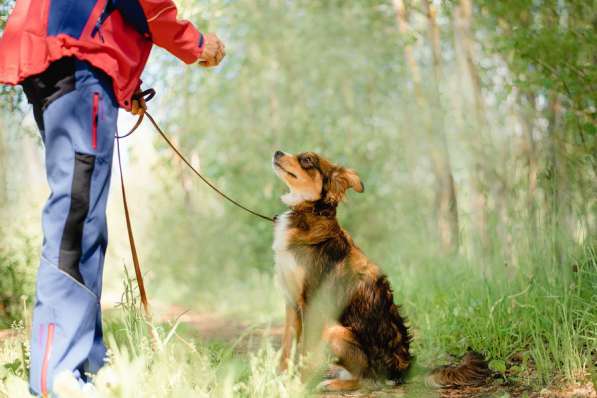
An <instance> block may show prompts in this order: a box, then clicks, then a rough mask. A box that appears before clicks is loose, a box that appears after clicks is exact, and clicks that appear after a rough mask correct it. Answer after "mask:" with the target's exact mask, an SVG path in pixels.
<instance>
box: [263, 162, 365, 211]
mask: <svg viewBox="0 0 597 398" xmlns="http://www.w3.org/2000/svg"><path fill="white" fill-rule="evenodd" d="M272 162H273V165H274V170H275V172H276V174H277V175H278V177H280V178H281V179H282V180H283V181H284V182H285V183H286V185H287V186H288V188H289V189H290V192H289V193H287V194H285V195H284V196H282V201H283V202H284V203H286V204H287V205H289V206H296V205H298V204H300V203H303V202H318V201H323V202H324V203H326V204H328V205H331V206H335V205H337V204H338V203H340V202H341V201H342V199H344V196H345V195H346V191H347V190H348V189H349V188H353V189H354V190H355V191H357V192H363V190H364V186H363V183H362V182H361V179H360V177H359V176H358V175H357V173H356V172H355V171H354V170H352V169H347V168H344V167H342V166H338V165H335V164H333V163H331V162H330V161H328V160H326V159H325V158H323V157H321V156H320V155H318V154H316V153H314V152H303V153H300V154H298V155H291V154H287V153H284V152H281V151H276V153H274V157H273V160H272Z"/></svg>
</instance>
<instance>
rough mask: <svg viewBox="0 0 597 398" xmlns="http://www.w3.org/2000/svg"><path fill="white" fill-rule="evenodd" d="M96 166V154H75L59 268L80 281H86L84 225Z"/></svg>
mask: <svg viewBox="0 0 597 398" xmlns="http://www.w3.org/2000/svg"><path fill="white" fill-rule="evenodd" d="M94 166H95V156H92V155H86V154H82V153H76V154H75V169H74V172H73V184H72V188H71V202H70V209H69V211H68V217H67V218H66V224H65V225H64V232H63V234H62V242H60V254H59V257H58V268H60V269H61V270H63V271H64V272H66V273H67V274H69V275H70V276H72V277H73V278H75V279H76V280H77V281H79V282H80V283H84V282H83V277H82V276H81V271H80V270H79V262H80V260H81V251H82V250H81V244H82V240H83V225H84V224H85V218H86V217H87V213H88V212H89V197H90V191H91V176H92V174H93V168H94Z"/></svg>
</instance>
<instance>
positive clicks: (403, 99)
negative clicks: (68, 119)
mask: <svg viewBox="0 0 597 398" xmlns="http://www.w3.org/2000/svg"><path fill="white" fill-rule="evenodd" d="M396 3H398V2H396ZM404 3H405V4H406V7H407V11H408V13H407V22H408V23H409V28H410V31H409V32H408V33H406V34H405V33H401V32H400V29H399V28H398V26H397V23H396V15H395V10H394V8H393V4H392V2H391V1H387V2H386V1H378V0H367V1H358V2H346V1H336V0H334V1H313V0H304V1H303V0H300V1H293V2H280V1H275V0H238V1H228V0H213V1H210V2H209V4H206V3H205V2H198V1H193V0H188V1H186V2H181V4H183V5H184V7H181V8H183V9H184V10H185V13H186V16H188V17H190V18H191V19H193V20H194V21H195V22H197V23H198V25H199V26H200V27H201V28H202V29H203V30H204V31H215V32H218V33H219V34H221V36H222V37H223V39H224V41H225V42H226V45H227V52H228V56H227V58H226V60H225V61H224V63H223V64H222V65H221V67H219V68H216V69H213V70H198V69H197V68H195V67H188V68H185V69H183V67H181V66H180V65H179V63H178V62H177V61H175V60H173V59H172V57H171V56H170V55H169V54H165V53H164V52H163V51H159V50H158V51H154V53H153V56H152V60H151V61H150V63H149V64H148V68H147V73H146V75H145V76H144V81H145V84H146V85H149V86H155V87H156V88H157V90H158V98H157V99H156V100H155V101H153V102H151V103H150V104H149V107H150V110H151V111H152V114H154V116H156V117H157V119H158V120H159V122H160V124H161V125H163V126H164V127H165V130H166V131H167V132H168V133H169V135H171V136H173V137H174V138H175V140H176V142H177V143H178V145H179V146H180V147H181V148H182V151H183V152H184V153H185V154H188V155H189V157H190V158H191V159H192V161H193V162H194V163H195V164H196V165H197V166H198V167H199V168H200V169H201V171H202V172H204V173H205V175H207V176H209V177H210V178H211V179H212V180H213V181H214V182H215V183H216V185H218V186H219V187H220V188H222V189H223V190H224V191H226V192H227V193H230V194H231V196H232V197H234V198H235V199H238V200H239V201H241V202H242V203H245V204H247V205H249V206H250V207H252V208H255V209H257V210H259V211H263V212H265V213H268V214H275V213H280V212H282V211H284V210H285V208H284V206H283V205H282V204H281V202H280V201H279V199H278V197H279V196H280V195H281V194H282V193H283V192H284V191H285V188H284V187H283V185H282V183H280V182H279V181H278V180H277V179H276V177H275V176H274V174H273V173H272V170H271V156H272V154H273V152H274V151H275V150H278V149H281V150H285V151H288V152H299V151H304V150H314V151H317V152H320V153H322V154H323V155H325V156H326V157H329V158H330V159H331V160H333V161H335V162H338V163H340V164H343V165H345V166H348V167H352V168H355V169H356V170H357V171H358V172H359V173H360V175H361V177H362V179H363V181H364V182H365V186H366V192H365V193H364V194H356V193H350V195H349V200H348V202H347V203H344V204H342V205H341V207H340V208H339V217H340V219H341V224H342V225H343V226H344V227H345V228H346V229H347V230H349V231H350V232H351V234H352V235H353V237H354V238H355V241H356V242H357V243H358V244H359V246H360V247H362V248H363V250H364V251H365V252H366V253H367V255H368V256H369V257H370V258H371V259H372V260H374V261H375V262H376V263H378V264H379V265H380V266H381V267H382V268H383V269H384V271H385V272H386V273H387V274H388V276H389V277H390V279H391V280H392V282H393V286H394V287H395V291H396V301H397V302H398V303H402V304H403V307H404V311H405V313H406V314H407V316H408V318H409V319H410V324H411V327H412V329H413V330H414V333H415V340H414V350H415V354H416V355H417V358H418V366H420V367H421V368H429V367H431V366H434V365H436V364H439V363H443V362H446V358H445V354H446V353H449V354H453V355H460V354H462V353H463V352H464V351H465V350H467V349H469V348H472V349H475V350H478V351H480V352H482V353H483V354H484V355H486V357H487V358H488V359H489V360H490V361H491V366H492V368H493V369H494V370H495V371H496V372H498V373H499V375H500V377H501V378H503V379H505V381H506V382H510V381H512V382H519V383H523V384H529V385H532V386H533V388H534V389H540V388H542V387H544V386H546V385H548V384H549V383H550V381H551V380H553V379H554V378H558V379H562V378H564V379H566V380H569V381H573V380H578V379H582V378H583V377H585V376H584V375H585V373H587V372H589V371H590V369H591V363H592V362H591V361H594V353H595V352H596V351H597V347H596V342H597V336H596V335H595V328H594V325H595V324H596V323H597V313H596V312H595V306H594V305H593V303H594V302H595V301H596V300H597V296H596V294H597V293H596V292H597V263H596V255H595V243H596V242H595V236H596V233H597V225H596V224H597V213H596V212H595V210H596V200H595V195H594V181H595V180H596V178H597V176H596V174H595V173H596V168H595V161H596V159H595V154H596V153H597V148H596V135H595V130H596V129H595V94H594V93H595V92H596V90H595V78H596V76H595V73H596V72H595V68H594V66H593V64H594V56H595V54H596V53H597V51H596V49H595V43H596V42H595V40H594V38H595V36H596V34H595V33H596V32H595V23H594V15H593V14H594V12H592V9H594V5H592V2H586V1H581V0H558V1H555V0H533V1H531V0H524V1H514V0H506V1H489V0H487V1H486V0H478V1H476V2H474V3H473V8H472V15H471V17H470V18H471V20H470V21H469V22H470V23H471V30H470V32H468V33H467V32H466V31H463V30H462V28H461V27H459V25H458V23H457V21H456V19H455V18H456V16H458V15H460V14H459V13H460V12H461V11H462V10H461V8H462V7H463V6H464V5H465V3H466V1H464V0H451V1H445V2H442V3H441V4H442V7H440V8H439V10H438V12H439V13H438V15H437V18H436V22H437V23H438V26H439V36H440V61H441V62H440V63H441V72H442V73H441V74H439V75H438V76H439V77H438V78H436V77H435V74H434V66H437V64H434V58H433V52H432V47H431V42H430V39H429V31H430V29H429V15H428V14H427V13H426V11H425V10H426V9H425V5H426V4H427V3H425V2H421V1H414V0H413V1H405V2H404ZM7 4H10V2H8V3H7V2H0V10H1V11H2V12H4V11H5V10H8V9H9V6H8V5H7ZM431 4H438V2H431ZM2 21H3V20H2V19H1V18H0V24H1V23H2ZM0 28H1V26H0ZM466 40H470V44H471V45H470V47H469V49H470V53H468V54H466V56H463V53H464V52H463V51H462V48H464V47H465V41H466ZM405 48H409V49H412V51H413V59H414V62H415V63H416V66H417V67H418V70H419V73H420V75H421V87H420V91H421V92H420V93H418V92H417V90H416V87H415V84H414V83H413V77H412V72H411V70H410V69H411V68H410V67H409V65H408V63H407V62H406V60H405V52H404V50H405ZM463 64H464V65H465V67H463V66H462V65H463ZM476 79H478V82H477V80H476ZM476 83H478V84H476ZM419 96H422V97H423V101H422V102H423V103H425V104H433V105H428V106H432V107H433V109H431V110H429V109H421V106H420V103H419ZM435 96H437V97H438V98H435ZM12 98H14V97H11V99H7V98H6V97H5V96H0V108H4V109H5V110H6V109H13V108H16V110H19V109H20V110H24V107H23V103H22V101H20V100H19V99H16V100H15V99H12ZM11 101H16V102H11ZM19 101H20V102H19ZM9 113H11V115H10V116H11V117H10V118H8V117H5V115H6V114H7V113H6V112H5V113H3V114H2V117H3V119H2V120H0V122H2V123H3V125H5V126H10V127H11V128H13V127H14V128H13V129H11V130H10V131H9V130H8V129H4V128H3V129H2V131H0V153H7V152H2V151H1V150H2V148H3V146H2V145H3V144H6V143H7V142H9V143H10V144H11V145H10V146H9V147H8V148H10V151H8V153H9V154H12V156H11V158H10V160H11V162H10V163H9V164H10V165H11V167H7V166H4V167H3V165H5V164H6V161H7V159H9V157H8V156H6V157H0V162H1V163H2V165H0V177H2V175H3V173H2V172H3V171H5V170H10V171H11V175H17V171H19V173H18V176H19V177H13V178H12V179H8V183H7V184H6V185H9V186H10V188H11V189H12V190H11V192H12V198H13V199H15V200H14V202H18V200H17V199H19V198H24V197H26V196H27V195H28V194H29V192H30V187H28V186H27V184H26V179H25V178H23V179H21V177H20V176H21V171H22V170H21V169H23V170H24V169H26V168H27V165H22V167H12V166H13V165H20V163H19V162H17V161H15V159H14V158H15V155H14V154H15V153H18V151H17V150H16V148H18V146H19V145H20V144H21V143H22V142H23V141H22V140H20V139H19V137H18V133H20V132H21V129H20V128H18V123H17V121H16V118H15V117H14V114H13V112H12V111H10V112H9ZM431 115H434V116H433V117H434V118H435V119H436V120H433V122H434V123H437V122H438V121H439V122H441V126H439V127H441V128H440V130H441V131H442V133H444V137H443V138H445V145H446V148H445V149H446V152H447V153H448V154H449V161H450V162H449V165H450V167H451V168H452V173H453V176H454V185H455V187H456V192H457V195H458V207H457V212H458V218H459V231H458V232H459V233H460V247H459V251H458V252H456V253H450V254H449V255H446V254H444V253H442V251H441V247H440V246H441V245H440V244H439V240H440V239H439V234H438V231H437V226H436V218H437V211H438V203H437V202H436V201H435V195H434V193H435V191H436V190H437V189H442V187H439V188H438V187H437V186H436V183H435V180H434V178H433V177H434V170H433V167H432V160H431V155H430V154H432V153H434V152H435V151H437V149H438V145H440V143H438V142H436V141H435V140H430V139H429V136H428V135H426V133H425V126H427V125H429V124H430V120H429V118H430V117H431ZM12 130H14V133H15V134H12V135H11V136H10V140H9V139H8V135H7V134H6V133H7V132H11V133H12V132H13V131H12ZM149 137H151V136H149V135H146V136H144V137H143V139H147V140H149V139H150V138H149ZM152 145H153V146H152V148H151V150H152V151H151V152H152V153H151V155H154V159H156V160H155V163H154V164H152V165H151V167H150V171H151V178H150V179H149V182H148V183H147V186H140V192H139V193H138V194H139V195H140V196H142V197H143V198H144V201H143V202H142V203H141V202H135V201H133V203H132V206H133V212H135V210H136V213H137V214H142V215H143V216H144V217H146V218H147V219H148V221H147V222H146V224H147V225H146V226H145V228H144V229H143V230H140V231H138V232H139V235H140V236H142V237H143V238H142V240H141V241H142V242H143V244H144V245H146V247H144V249H146V250H147V252H146V253H143V254H144V256H145V257H144V259H147V261H145V262H144V265H145V266H146V267H147V268H146V269H150V270H151V276H152V277H151V278H148V289H149V291H150V292H151V297H152V298H154V299H155V300H156V301H163V302H167V303H172V302H175V303H178V304H182V305H184V306H185V307H190V308H193V309H194V310H196V311H205V312H209V313H217V314H219V315H222V316H229V317H231V318H233V319H242V320H243V321H245V322H248V323H249V324H254V323H255V324H259V325H262V324H264V323H265V324H269V323H273V324H277V323H278V322H279V321H280V319H281V317H282V306H283V298H282V295H281V294H280V292H279V291H277V290H276V289H275V288H274V287H273V286H274V281H273V279H274V278H273V276H272V274H273V259H272V252H271V249H270V246H271V240H272V228H271V225H269V224H267V223H265V222H262V221H260V220H256V219H254V218H253V217H252V216H250V215H247V214H244V213H242V212H240V211H239V210H238V209H236V208H234V207H232V206H230V205H229V204H227V203H225V202H222V201H221V200H220V198H219V197H218V196H216V195H215V194H214V193H213V192H211V191H209V190H208V189H207V188H206V187H205V186H203V185H201V183H200V182H198V181H196V180H195V179H194V178H195V177H193V176H192V175H191V174H189V173H188V171H186V170H185V169H184V168H183V167H182V165H181V164H180V163H179V162H177V161H176V160H175V158H174V157H173V156H172V154H171V152H170V151H169V150H168V149H167V148H166V147H165V146H164V145H163V144H162V143H161V142H160V141H158V140H157V139H156V140H155V141H152ZM4 148H6V146H4ZM140 154H141V151H140V150H139V149H138V148H134V149H133V150H132V151H131V152H130V154H129V155H130V156H128V157H127V159H126V161H127V162H130V164H131V165H135V163H138V164H140V165H142V167H146V164H147V163H148V161H147V159H145V158H143V159H140V158H139V156H141V155H140ZM23 174H24V173H23ZM0 180H1V181H0V182H2V181H4V180H2V178H0ZM2 183H3V182H2ZM3 184H4V183H3ZM0 193H1V190H0ZM112 196H113V199H112V200H119V197H118V195H112ZM0 198H1V196H0ZM117 205H118V206H120V203H118V204H117ZM4 207H6V206H4ZM5 213H6V214H11V215H12V214H13V213H14V214H18V212H14V211H10V210H8V211H7V210H5ZM112 214H113V213H112ZM10 221H11V222H7V223H5V224H6V225H7V227H6V228H5V229H2V230H0V234H1V235H0V236H2V237H3V236H12V237H13V239H12V243H11V245H9V246H6V247H5V246H2V245H1V244H0V297H1V298H2V299H3V300H5V301H6V302H8V303H9V304H5V306H6V308H10V310H9V311H7V313H6V314H2V315H1V316H0V318H1V319H2V321H1V322H0V326H1V327H7V326H9V325H10V324H11V321H13V320H17V319H19V317H21V318H22V319H26V318H27V314H24V315H23V314H21V315H20V311H21V305H20V296H21V295H23V294H25V295H26V296H30V295H32V293H33V284H32V274H33V272H34V266H33V265H32V264H33V263H34V261H33V260H32V259H33V257H34V256H32V255H31V253H33V251H35V250H36V249H35V247H34V246H35V245H32V244H31V240H27V239H25V238H24V236H25V235H15V234H14V230H15V226H16V224H17V223H16V222H14V221H13V220H12V219H10ZM29 239H30V238H29ZM19 242H25V243H23V244H22V245H20V243H19ZM146 242H149V243H146ZM116 243H117V244H118V243H119V242H116ZM114 246H115V245H113V246H112V247H114ZM121 246H122V245H121ZM111 250H114V249H113V248H112V249H111ZM119 256H120V253H117V254H114V252H113V253H112V255H111V257H110V256H109V258H117V257H119ZM126 258H128V257H126ZM113 274H114V273H110V275H107V277H108V279H111V281H112V282H114V276H113ZM13 276H14V277H16V278H17V279H16V281H15V282H13V281H12V279H11V277H13ZM19 278H23V279H19ZM116 283H118V281H117V282H116ZM118 289H123V290H124V291H125V292H126V296H125V299H124V300H123V305H122V306H121V308H120V310H119V311H116V312H112V313H110V314H109V315H108V316H107V318H106V322H105V324H106V336H107V339H108V341H109V343H110V346H111V361H112V362H111V366H109V367H108V368H106V369H105V371H104V372H102V373H101V374H100V375H99V376H98V381H99V385H100V389H102V391H103V392H105V393H106V395H107V396H130V394H132V395H139V394H142V395H143V396H152V394H153V395H154V396H160V397H161V396H191V395H192V396H247V397H253V396H255V397H261V396H296V395H297V394H302V393H304V392H305V390H304V387H303V386H302V385H301V384H300V382H299V380H298V377H296V374H291V375H290V376H284V375H282V376H281V375H276V374H275V372H274V367H275V360H276V359H275V357H276V351H275V348H274V347H275V342H274V339H272V338H269V337H265V338H264V341H263V344H261V345H260V347H258V348H257V349H256V350H254V351H251V352H249V353H239V352H236V351H234V350H233V349H232V348H231V347H230V344H228V343H214V342H207V341H205V340H204V339H202V338H201V337H200V336H197V334H196V333H195V332H194V331H192V330H188V329H185V327H187V326H184V325H181V324H177V323H176V322H175V323H174V324H159V325H157V330H158V333H159V336H160V337H161V339H163V343H162V347H161V349H160V350H159V352H158V353H152V352H151V350H150V344H149V339H148V335H147V327H146V324H145V322H144V320H143V319H142V317H141V315H140V313H139V311H138V303H137V302H135V294H134V289H133V288H132V287H131V283H130V280H129V279H128V278H127V279H126V280H125V284H124V286H121V285H118ZM4 292H10V293H7V294H5V293H4ZM21 332H22V331H21ZM21 332H19V333H21ZM22 333H23V335H24V334H25V333H26V332H22ZM168 336H170V337H168ZM25 340H26V338H25V337H23V338H22V342H21V343H22V344H25V343H24V341H25ZM1 344H2V348H1V349H0V363H4V364H8V366H6V365H5V366H4V368H5V370H3V371H2V372H4V373H2V374H0V380H1V381H2V382H1V383H0V392H4V393H6V391H8V390H10V389H11V388H20V387H19V386H21V387H22V381H19V380H22V378H23V377H24V374H23V373H24V371H23V368H24V366H23V364H24V363H25V362H26V360H24V359H22V358H23V356H22V355H21V354H20V353H19V352H20V351H22V347H23V345H22V344H21V345H14V342H11V341H7V342H3V343H1ZM19 347H20V348H19ZM2 350H4V351H2ZM198 375H200V376H198ZM113 376H114V377H116V378H117V379H119V380H120V381H119V384H118V385H119V386H120V387H117V388H116V389H114V388H113V387H110V381H109V380H111V377H113ZM11 383H12V384H11ZM19 383H21V384H19ZM11 386H12V387H11ZM11 391H12V390H11ZM127 394H128V395H127ZM413 396H420V395H416V393H413Z"/></svg>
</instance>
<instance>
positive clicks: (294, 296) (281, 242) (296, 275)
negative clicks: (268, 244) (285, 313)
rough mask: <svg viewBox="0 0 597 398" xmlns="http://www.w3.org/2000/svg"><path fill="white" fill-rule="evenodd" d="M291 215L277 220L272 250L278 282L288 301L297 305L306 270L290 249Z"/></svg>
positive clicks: (285, 215) (281, 216)
mask: <svg viewBox="0 0 597 398" xmlns="http://www.w3.org/2000/svg"><path fill="white" fill-rule="evenodd" d="M289 213H290V212H286V213H284V214H282V215H280V216H279V217H278V219H277V220H276V227H275V230H274V244H273V245H272V249H273V250H274V260H275V262H276V279H277V282H278V284H279V285H280V287H281V288H282V290H283V291H284V294H285V295H286V299H287V300H288V301H289V302H290V303H293V304H296V303H297V302H298V301H299V298H300V294H301V290H302V287H303V281H304V279H305V269H304V268H303V267H302V266H301V265H300V264H298V263H297V261H296V257H295V256H294V254H293V253H292V252H291V251H290V250H289V249H288V238H287V236H288V235H287V233H288V228H289V219H288V218H289Z"/></svg>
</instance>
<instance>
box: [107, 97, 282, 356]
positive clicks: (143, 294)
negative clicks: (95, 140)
mask: <svg viewBox="0 0 597 398" xmlns="http://www.w3.org/2000/svg"><path fill="white" fill-rule="evenodd" d="M154 96H155V90H154V89H152V88H150V89H148V90H145V91H143V92H141V93H139V94H137V95H136V96H135V99H143V100H145V102H149V101H150V100H151V99H152V98H153V97H154ZM144 116H147V118H148V119H149V121H150V122H151V124H152V125H153V127H154V128H155V130H156V131H157V132H158V134H159V135H160V136H161V137H162V139H163V140H164V141H165V142H166V144H168V146H169V147H170V148H171V149H172V150H173V151H174V153H175V154H176V155H177V156H178V157H179V158H180V159H181V160H182V161H183V162H184V163H185V164H186V165H187V166H188V167H189V169H191V171H193V173H194V174H195V175H196V176H197V177H199V178H200V179H201V181H203V182H204V183H205V184H206V185H207V186H209V187H210V188H211V189H212V190H213V191H215V192H216V193H218V194H219V195H220V196H221V197H223V198H224V199H226V200H228V201H229V202H230V203H232V204H234V205H235V206H237V207H238V208H240V209H243V210H244V211H246V212H247V213H249V214H252V215H254V216H256V217H259V218H261V219H263V220H266V221H270V222H275V220H274V218H272V217H268V216H266V215H263V214H261V213H258V212H256V211H254V210H251V209H250V208H248V207H247V206H245V205H243V204H241V203H240V202H238V201H236V200H234V199H232V198H231V197H230V196H228V195H227V194H225V193H224V192H223V191H222V190H220V189H219V188H218V187H216V186H215V185H214V184H213V183H212V182H210V181H209V180H208V179H207V178H206V177H204V176H203V174H201V173H200V172H199V171H198V170H197V169H196V168H195V167H193V165H192V164H191V162H189V160H188V159H187V158H186V157H185V156H184V155H183V154H182V153H181V152H180V150H179V149H178V148H177V147H176V146H175V145H174V144H173V143H172V141H171V140H170V139H169V138H168V136H167V135H166V133H164V131H163V130H162V129H161V128H160V126H159V125H158V123H157V122H156V121H155V119H154V118H153V116H151V114H149V112H147V110H145V112H144V113H142V114H141V115H139V118H138V119H137V121H136V122H135V125H134V126H133V127H132V128H131V129H130V130H129V131H128V132H127V133H126V134H124V135H118V134H116V135H115V138H116V152H117V155H118V169H119V171H120V188H121V191H122V203H123V206H124V216H125V218H126V229H127V233H128V238H129V244H130V247H131V255H132V259H133V265H134V267H135V278H136V279H137V285H138V286H139V295H140V297H141V304H142V306H143V312H144V313H145V316H146V318H147V319H148V321H149V327H150V334H151V339H152V348H153V350H154V351H155V349H156V347H157V341H158V339H157V336H156V332H155V330H154V329H153V326H152V325H151V319H152V315H151V310H150V307H149V301H148V300H147V292H146V291H145V284H144V282H143V274H142V273H141V264H140V261H139V255H138V254H137V246H136V244H135V236H134V234H133V227H132V223H131V215H130V212H129V206H128V201H127V197H126V188H125V183H124V176H123V173H122V158H121V154H120V140H121V139H123V138H127V137H129V136H130V135H131V134H133V133H134V132H135V131H136V130H137V129H138V128H139V127H140V126H141V123H142V122H143V118H144Z"/></svg>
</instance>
